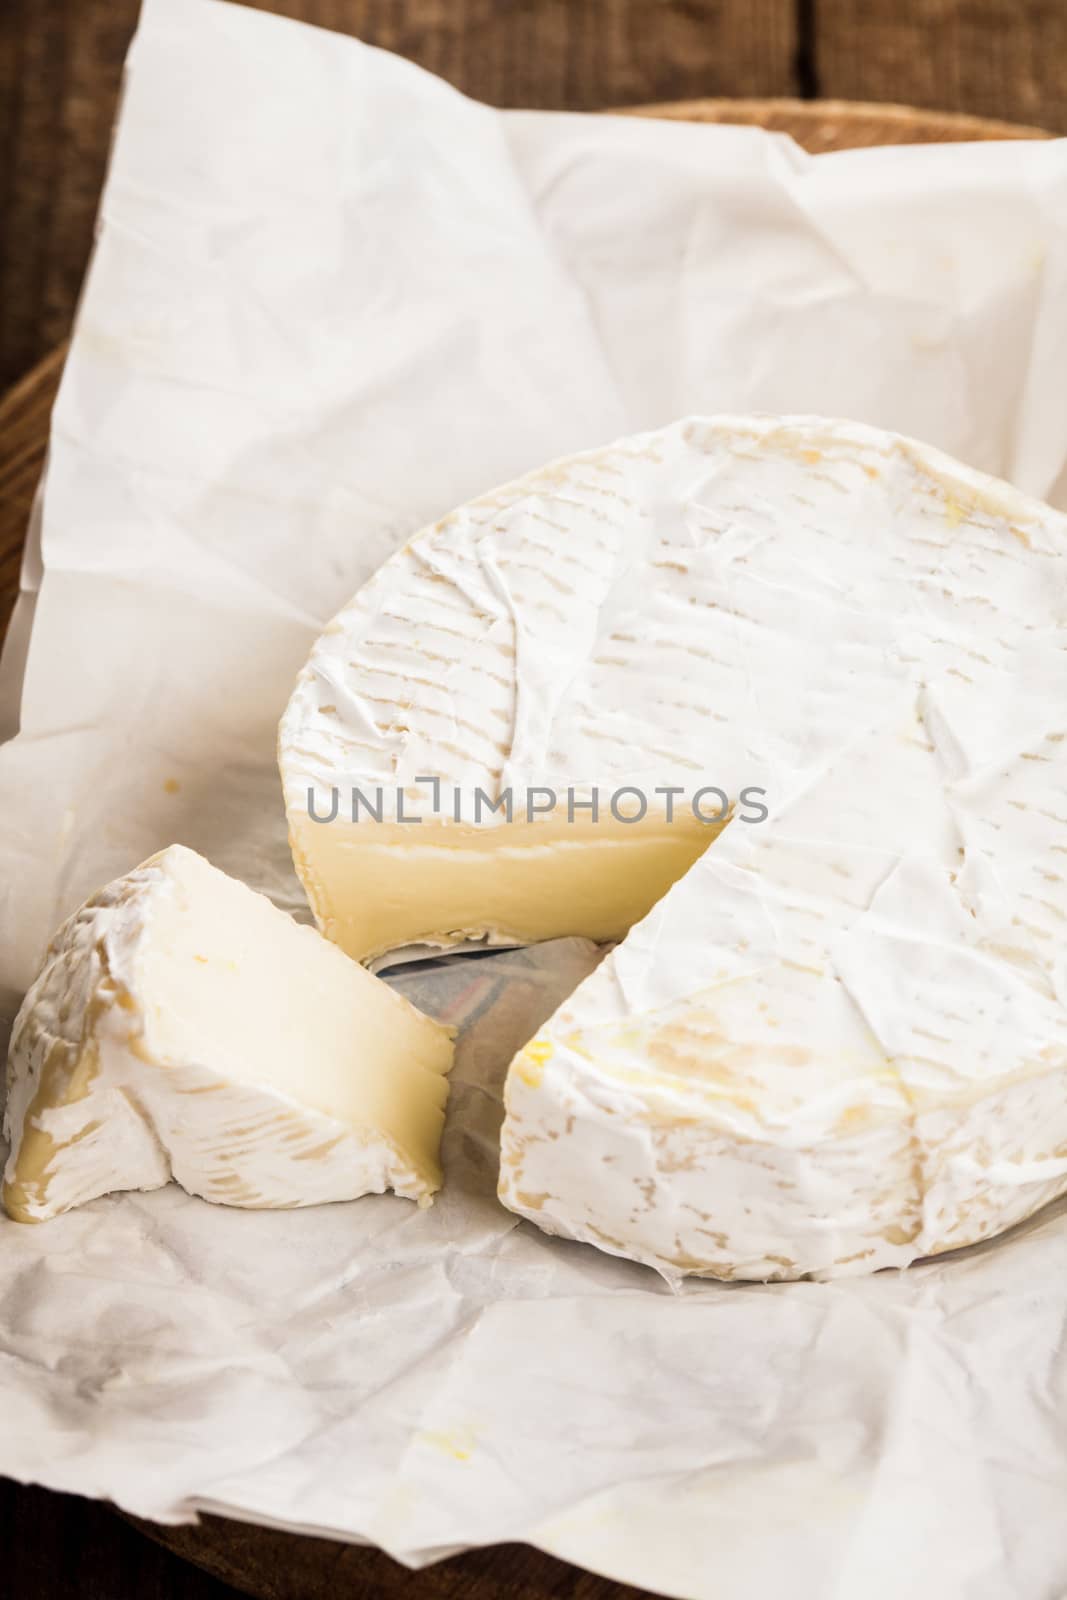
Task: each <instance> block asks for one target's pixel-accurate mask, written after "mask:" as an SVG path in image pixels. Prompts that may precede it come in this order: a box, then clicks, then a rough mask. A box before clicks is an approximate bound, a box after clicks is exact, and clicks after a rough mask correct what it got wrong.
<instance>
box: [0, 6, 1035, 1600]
mask: <svg viewBox="0 0 1067 1600" xmlns="http://www.w3.org/2000/svg"><path fill="white" fill-rule="evenodd" d="M3 3H4V0H0V5H2V4H3ZM8 3H9V4H10V0H8ZM440 8H441V10H442V11H443V10H445V9H447V5H446V0H440ZM324 9H325V6H324ZM338 9H341V0H338ZM468 9H474V8H473V7H471V8H468ZM404 10H405V7H404V6H403V5H396V6H394V7H393V11H394V13H396V14H397V15H399V14H400V13H402V12H403V11H404ZM0 36H2V35H0ZM649 109H650V111H652V112H654V113H655V114H658V115H668V116H675V117H684V118H689V119H692V120H708V121H724V120H725V121H746V122H755V123H759V124H760V125H762V126H767V127H775V128H780V129H782V130H783V131H786V132H790V133H792V134H794V136H795V137H797V138H798V139H799V140H800V141H801V142H802V143H804V144H806V145H807V147H808V148H809V149H812V150H825V149H842V148H846V147H850V146H856V145H873V144H881V143H888V142H899V141H901V140H904V141H907V142H937V141H944V140H952V139H961V138H995V137H1003V136H1005V135H1007V136H1014V135H1016V134H1017V133H1018V130H1014V129H1004V128H1001V127H999V126H997V125H995V124H990V123H974V122H972V121H969V120H967V119H960V118H952V117H947V118H946V117H940V116H936V115H928V114H922V113H915V112H912V111H910V110H908V109H906V108H900V107H892V106H890V107H879V106H846V105H840V104H829V103H826V104H822V103H820V104H809V105H801V104H797V103H795V102H792V103H790V102H788V101H781V100H777V101H771V102H766V103H762V104H752V103H747V104H741V105H739V104H737V103H734V102H728V103H719V104H712V105H707V104H704V105H692V104H690V105H683V106H674V107H670V106H667V107H659V108H649ZM61 364H62V351H57V352H55V353H54V354H53V355H52V357H50V358H49V360H48V361H46V362H45V363H44V364H43V365H42V366H41V367H40V368H39V369H38V370H37V371H35V372H33V373H32V374H31V375H30V376H29V377H28V378H26V379H25V380H24V381H23V382H22V383H21V384H20V385H19V386H18V387H17V388H16V389H15V390H13V391H12V392H11V393H10V394H8V396H7V397H6V399H4V400H3V401H2V402H0V636H2V629H3V626H4V623H5V621H6V615H7V610H8V608H9V606H10V602H11V600H12V598H13V595H14V587H15V581H16V575H17V570H18V551H19V548H20V546H21V541H22V535H23V530H24V527H25V522H26V517H27V516H28V513H29V508H30V504H31V501H32V497H33V490H34V485H35V483H36V481H37V477H38V475H39V472H40V468H41V464H42V462H43V459H44V452H45V443H46V438H47V428H48V416H49V413H50V410H51V405H52V400H53V398H54V395H55V390H56V385H57V382H58V378H59V373H60V369H61ZM0 1427H2V1419H0ZM0 1528H3V1529H4V1532H5V1534H6V1538H5V1541H4V1543H5V1550H4V1555H3V1557H2V1560H3V1571H4V1577H3V1580H2V1583H0V1590H2V1592H3V1593H4V1594H11V1595H12V1596H13V1597H15V1600H57V1597H60V1596H62V1597H65V1596H67V1595H74V1594H77V1595H78V1597H79V1600H127V1597H134V1596H135V1597H136V1600H225V1597H226V1596H227V1595H232V1594H233V1593H234V1591H235V1590H240V1591H241V1592H242V1593H247V1594H250V1595H255V1596H257V1597H258V1600H564V1597H567V1600H639V1595H640V1592H639V1591H638V1590H635V1589H630V1588H626V1587H624V1586H621V1585H618V1584H613V1583H610V1582H608V1581H606V1580H604V1579H601V1578H596V1577H593V1576H592V1575H590V1574H587V1573H581V1572H579V1571H577V1570H576V1569H575V1568H573V1567H570V1566H567V1565H566V1564H565V1563H563V1562H560V1561H556V1560H554V1559H553V1558H552V1557H549V1556H545V1555H542V1554H540V1553H539V1552H537V1551H533V1550H530V1549H528V1548H526V1547H524V1546H519V1545H500V1546H496V1547H495V1548H493V1549H490V1550H482V1551H473V1552H469V1553H468V1554H465V1555H463V1556H459V1557H456V1558H454V1559H452V1560H450V1561H446V1562H442V1563H439V1564H438V1565H436V1566H433V1567H430V1568H426V1569H424V1570H423V1571H422V1572H420V1573H417V1574H413V1573H410V1572H408V1570H407V1569H406V1568H403V1567H400V1566H398V1565H397V1563H395V1562H393V1561H391V1560H390V1559H389V1557H388V1556H385V1555H383V1554H382V1553H381V1552H379V1551H374V1550H366V1549H362V1548H359V1547H356V1546H352V1545H344V1544H338V1543H336V1542H333V1541H330V1540H325V1539H309V1538H300V1537H296V1536H293V1535H288V1534H282V1533H277V1532H272V1531H270V1530H265V1529H259V1528H254V1527H248V1526H244V1525H242V1524H239V1523H233V1522H229V1521H226V1520H224V1519H221V1518H217V1517H209V1518H205V1519H204V1521H203V1522H202V1523H201V1524H200V1525H199V1526H197V1527H184V1528H162V1527H159V1526H155V1525H149V1524H146V1523H133V1522H124V1521H122V1520H120V1519H119V1518H118V1517H116V1516H115V1515H114V1514H113V1513H112V1512H110V1511H109V1510H108V1509H107V1508H106V1507H103V1506H99V1505H93V1504H91V1503H88V1502H85V1501H82V1500H78V1499H75V1498H73V1497H70V1496H62V1495H52V1494H48V1493H46V1492H45V1491H43V1490H38V1489H23V1488H18V1487H16V1486H15V1485H14V1484H5V1483H4V1482H3V1480H0ZM142 1533H144V1534H147V1535H148V1538H147V1539H145V1538H142ZM159 1546H165V1547H166V1548H165V1549H162V1548H158V1547H159ZM168 1552H170V1553H168ZM179 1556H180V1557H182V1558H183V1560H182V1561H179V1560H177V1559H176V1558H177V1557H179ZM186 1563H195V1564H196V1567H201V1568H203V1569H204V1570H203V1571H202V1572H200V1571H197V1570H196V1569H195V1567H194V1566H193V1565H187V1564H186ZM208 1574H210V1576H209V1575H208ZM220 1580H221V1581H220ZM223 1583H228V1584H230V1585H232V1586H233V1588H232V1589H226V1588H224V1587H223Z"/></svg>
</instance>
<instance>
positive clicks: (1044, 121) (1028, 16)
mask: <svg viewBox="0 0 1067 1600" xmlns="http://www.w3.org/2000/svg"><path fill="white" fill-rule="evenodd" d="M811 10H812V13H813V19H814V20H813V27H814V52H813V56H814V63H815V87H816V88H817V90H818V92H819V94H821V95H846V96H848V97H849V98H850V99H856V100H906V101H907V102H908V104H909V105H917V106H936V107H937V108H938V109H940V110H944V111H969V112H973V113H975V114H976V115H978V116H989V117H1005V118H1007V119H1008V120H1009V121H1015V122H1031V123H1037V124H1038V125H1039V126H1041V127H1043V128H1048V129H1050V130H1052V131H1053V132H1058V133H1067V5H1065V4H1064V0H812V4H811Z"/></svg>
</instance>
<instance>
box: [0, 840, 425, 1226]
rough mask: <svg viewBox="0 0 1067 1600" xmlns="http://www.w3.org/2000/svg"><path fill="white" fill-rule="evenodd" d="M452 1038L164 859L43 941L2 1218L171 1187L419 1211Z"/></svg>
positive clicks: (14, 1052)
mask: <svg viewBox="0 0 1067 1600" xmlns="http://www.w3.org/2000/svg"><path fill="white" fill-rule="evenodd" d="M451 1058H452V1044H451V1037H450V1033H449V1030H448V1029H446V1028H444V1027H442V1026H441V1025H439V1024H438V1023H436V1022H434V1021H432V1020H431V1019H430V1018H428V1017H424V1016H423V1015H422V1014H421V1013H420V1012H418V1011H416V1010H415V1009H414V1007H412V1006H411V1005H409V1004H408V1002H407V1001H406V1000H404V999H403V998H402V996H400V995H398V994H397V993H395V991H393V990H392V989H389V988H388V987H387V986H386V985H385V984H384V983H382V982H381V981H380V980H379V979H377V978H374V977H372V976H371V975H370V973H368V972H366V971H365V970H364V969H363V968H362V967H360V966H358V965H357V964H356V963H355V962H353V961H350V960H349V959H348V958H347V957H346V956H344V955H343V954H342V953H341V952H340V951H339V950H337V949H336V948H335V947H333V946H332V945H330V944H328V943H327V942H326V941H325V940H323V939H322V938H321V937H320V936H319V934H317V933H316V932H315V930H314V929H313V928H307V927H302V926H300V925H299V924H297V923H295V922H293V921H292V919H291V918H290V917H288V916H286V915H285V914H284V913H283V912H281V911H279V910H278V909H277V908H276V907H275V906H273V905H272V904H271V903H270V901H269V900H267V899H266V898H265V897H264V896H262V895H258V894H255V893H254V892H253V891H252V890H251V889H248V888H246V887H245V886H244V885H243V884H241V883H238V882H236V881H235V880H234V879H232V878H229V877H227V876H226V875H225V874H224V873H222V872H219V871H218V870H217V869H216V868H214V867H212V866H210V865H209V864H208V862H206V861H205V860H204V859H203V858H202V857H201V856H198V855H197V854H196V853H195V852H194V851H192V850H188V849H185V848H183V847H182V846H177V845H176V846H172V847H171V848H170V849H168V850H164V851H163V852H162V853H161V854H159V855H157V856H154V857H152V859H151V860H149V861H146V862H145V863H144V864H143V866H140V867H138V868H137V869H136V870H135V871H133V872H130V873H129V874H127V875H126V876H125V877H123V878H120V879H118V880H116V882H114V883H112V884H110V885H108V887H107V888H106V889H103V890H102V891H101V892H100V893H99V894H97V895H94V896H93V898H92V899H91V900H89V901H88V902H87V903H86V904H85V905H84V906H83V907H82V908H81V909H80V910H79V911H77V912H75V914H74V915H73V916H72V917H71V918H70V919H69V920H68V921H67V922H66V923H65V924H64V925H63V927H62V928H61V929H60V930H59V932H58V933H57V934H56V936H55V938H54V939H53V941H52V943H51V945H50V947H49V950H48V954H47V957H46V959H45V963H44V966H43V968H42V971H41V973H40V976H39V977H38V978H37V980H36V982H35V983H34V984H33V986H32V988H31V989H30V991H29V993H28V994H27V996H26V999H25V1001H24V1003H23V1006H22V1008H21V1010H20V1012H19V1015H18V1017H17V1019H16V1022H15V1027H14V1032H13V1034H12V1039H11V1047H10V1053H9V1058H8V1078H7V1106H6V1116H5V1134H6V1136H7V1137H8V1139H9V1140H10V1142H11V1155H10V1159H9V1161H8V1165H7V1170H6V1173H5V1179H4V1188H3V1199H4V1205H5V1208H6V1210H7V1211H8V1213H9V1214H10V1215H11V1216H12V1217H14V1218H16V1219H18V1220H20V1221H39V1220H43V1219H45V1218H48V1217H53V1216H55V1215H57V1214H58V1213H59V1212H61V1211H66V1210H68V1209H69V1208H70V1207H72V1206H76V1205H80V1204H81V1203H82V1202H84V1201H86V1200H91V1199H93V1198H94V1197H96V1196H97V1195H102V1194H107V1193H109V1192H110V1191H112V1190H116V1189H155V1188H158V1187H159V1186H160V1185H162V1184H165V1183H167V1182H168V1181H169V1180H170V1179H171V1178H172V1177H173V1178H176V1179H177V1181H178V1182H179V1183H180V1184H181V1185H182V1186H183V1187H184V1188H185V1189H187V1190H189V1192H190V1193H192V1194H198V1195H203V1196H204V1198H205V1199H207V1200H214V1201H218V1202H221V1203H223V1204H227V1205H237V1206H256V1207H273V1206H298V1205H313V1204H316V1203H318V1202H320V1201H327V1200H347V1199H351V1198H353V1197H355V1196H357V1195H362V1194H367V1193H371V1192H373V1193H380V1192H381V1191H383V1190H385V1189H393V1190H395V1191H396V1193H397V1194H402V1195H408V1196H411V1197H412V1198H414V1199H417V1200H419V1201H420V1202H424V1201H428V1199H429V1197H430V1195H431V1194H432V1193H433V1191H434V1190H435V1189H436V1188H437V1187H438V1186H439V1184H440V1181H441V1173H440V1168H439V1166H438V1155H437V1152H438V1145H439V1141H440V1135H441V1129H442V1125H443V1121H444V1104H445V1098H446V1094H447V1087H448V1085H447V1078H446V1076H445V1074H446V1073H447V1071H448V1069H449V1066H450V1064H451Z"/></svg>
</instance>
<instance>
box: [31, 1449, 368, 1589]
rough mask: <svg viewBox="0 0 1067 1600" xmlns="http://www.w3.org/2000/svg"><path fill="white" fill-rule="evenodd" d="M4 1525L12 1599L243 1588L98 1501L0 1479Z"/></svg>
mask: <svg viewBox="0 0 1067 1600" xmlns="http://www.w3.org/2000/svg"><path fill="white" fill-rule="evenodd" d="M0 1530H2V1532H3V1550H2V1552H0V1573H2V1576H0V1592H2V1593H3V1594H4V1595H5V1596H8V1597H10V1600H75V1597H77V1600H235V1597H236V1595H237V1593H238V1591H237V1590H235V1589H231V1588H230V1587H229V1586H228V1585H226V1584H225V1583H222V1582H219V1581H217V1580H216V1579H214V1578H211V1577H209V1576H208V1575H207V1574H206V1573H205V1572H204V1571H202V1570H201V1569H199V1568H197V1567H195V1566H190V1565H189V1563H188V1562H187V1561H184V1560H182V1558H181V1557H180V1556H178V1555H173V1554H171V1553H170V1552H169V1551H168V1550H166V1549H165V1548H164V1547H163V1546H162V1545H160V1544H158V1543H156V1542H155V1541H149V1540H148V1539H144V1538H142V1537H141V1535H140V1534H139V1533H138V1532H137V1531H136V1529H135V1528H132V1527H131V1526H130V1525H129V1524H128V1523H126V1522H123V1521H122V1519H121V1518H119V1517H116V1515H115V1513H114V1512H113V1511H112V1510H111V1508H110V1507H109V1506H106V1505H101V1504H100V1503H99V1502H98V1501H95V1500H81V1499H79V1498H77V1497H76V1496H74V1495H66V1494H49V1492H48V1491H47V1490H46V1489H25V1488H22V1487H21V1486H20V1485H18V1484H14V1483H11V1482H9V1481H8V1480H7V1479H4V1478H0ZM333 1600H345V1597H344V1596H343V1595H342V1594H341V1593H337V1594H335V1595H334V1596H333Z"/></svg>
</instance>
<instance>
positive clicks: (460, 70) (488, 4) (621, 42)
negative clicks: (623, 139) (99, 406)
mask: <svg viewBox="0 0 1067 1600" xmlns="http://www.w3.org/2000/svg"><path fill="white" fill-rule="evenodd" d="M251 3H253V4H256V5H257V6H258V8H259V9H261V10H266V11H274V12H279V13H282V14H284V15H287V16H291V17H297V18H300V19H302V20H303V21H307V22H313V23H317V24H319V25H321V26H323V27H327V28H334V29H336V30H338V31H340V32H343V33H350V34H354V35H356V36H358V37H360V38H363V39H366V40H368V41H369V42H370V43H373V44H379V45H382V46H384V47H385V48H387V49H390V50H396V51H398V52H399V53H400V54H402V55H406V56H409V57H410V58H411V59H412V60H414V61H418V62H419V63H420V64H421V65H423V66H425V67H428V68H429V69H430V70H431V71H432V72H436V73H439V74H440V75H441V76H442V77H445V78H447V79H449V81H450V82H452V83H455V84H456V85H457V86H458V87H459V88H461V89H463V90H464V91H465V92H466V93H468V94H471V95H474V96H475V97H476V98H478V99H480V100H486V101H488V102H489V103H490V104H492V105H511V106H515V105H523V106H538V107H548V108H561V107H563V108H567V109H571V110H583V109H586V110H589V109H597V108H602V107H605V106H620V105H626V104H639V103H641V102H646V101H652V100H666V99H670V100H679V99H686V98H689V97H707V96H731V97H749V96H757V97H770V96H778V95H785V96H789V95H797V94H801V95H803V94H807V93H813V92H815V91H817V92H818V93H819V94H820V95H821V96H832V97H837V96H840V97H842V98H847V99H865V100H875V101H883V100H884V101H897V102H907V103H908V104H917V105H923V106H930V107H936V108H942V109H955V110H959V111H964V112H971V113H974V114H977V115H980V116H985V117H996V118H1007V119H1009V120H1014V121H1019V122H1025V123H1032V124H1037V125H1039V126H1042V127H1047V128H1052V129H1057V130H1061V131H1067V4H1065V0H251ZM137 11H138V0H0V388H3V387H5V386H6V385H8V384H10V383H13V382H14V381H15V380H16V379H17V378H18V377H19V376H21V374H22V373H24V372H25V371H26V370H27V369H28V368H29V367H30V366H31V365H32V364H33V363H34V362H36V361H38V360H40V359H41V358H42V357H43V356H44V355H45V354H46V353H47V352H48V351H49V350H51V349H52V348H54V346H55V345H56V344H57V343H58V342H59V341H60V340H61V339H63V338H64V337H65V336H66V334H67V331H68V329H69V327H70V321H71V316H72V314H73V310H74V306H75V303H76V299H77V294H78V289H79V286H80V284H81V280H82V276H83V273H84V270H85V263H86V260H87V259H88V254H89V249H90V245H91V241H92V230H93V219H94V216H95V213H96V206H97V200H98V197H99V191H100V184H101V181H102V179H103V174H104V167H105V163H106V158H107V149H108V143H109V138H110V131H111V125H112V120H113V117H114V111H115V105H116V101H117V97H118V90H119V82H120V77H121V69H122V60H123V57H124V55H125V52H126V49H127V46H128V44H129V40H130V38H131V36H132V33H133V29H134V25H135V23H136V18H137Z"/></svg>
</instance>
